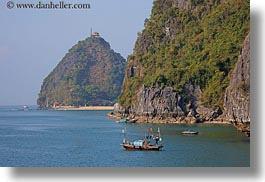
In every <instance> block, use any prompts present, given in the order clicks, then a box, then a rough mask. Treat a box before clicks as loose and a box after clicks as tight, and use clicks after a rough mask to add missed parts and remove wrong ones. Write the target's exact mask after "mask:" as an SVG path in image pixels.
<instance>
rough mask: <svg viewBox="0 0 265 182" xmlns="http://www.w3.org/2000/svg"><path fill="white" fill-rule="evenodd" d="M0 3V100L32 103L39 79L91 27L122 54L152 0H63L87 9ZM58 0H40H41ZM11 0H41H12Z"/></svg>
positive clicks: (130, 48) (27, 0)
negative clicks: (34, 7) (36, 7)
mask: <svg viewBox="0 0 265 182" xmlns="http://www.w3.org/2000/svg"><path fill="white" fill-rule="evenodd" d="M8 1H9V0H1V2H0V85H1V87H0V105H16V104H19V105H30V104H36V100H37V97H38V93H39V90H40V87H41V84H42V81H43V79H44V78H45V77H46V76H47V75H48V74H49V73H50V72H51V71H52V70H53V68H55V66H56V65H57V64H58V63H59V62H60V61H61V59H62V58H63V56H64V55H65V54H66V53H67V52H68V50H69V49H70V48H71V47H72V46H73V45H74V44H76V43H77V42H78V41H80V40H84V39H85V38H87V37H88V36H90V28H91V27H92V28H93V31H97V32H99V33H100V34H101V36H102V37H103V38H104V39H105V40H106V41H107V42H109V43H110V45H111V47H112V49H114V50H115V51H116V52H119V53H121V55H122V56H123V57H125V58H127V56H128V55H129V54H131V53H132V51H133V47H134V43H135V41H136V37H137V32H139V31H141V30H142V29H143V26H144V20H145V18H149V17H150V13H151V8H152V4H153V0H82V1H81V0H79V1H77V0H64V2H65V3H76V2H79V3H80V2H82V3H89V4H90V5H91V8H90V9H86V10H85V9H83V10H81V9H79V10H40V9H33V10H29V9H16V8H13V9H8V8H7V7H6V4H7V2H8ZM50 1H53V2H54V3H58V2H59V1H60V0H42V1H41V2H43V3H48V2H50ZM13 2H14V3H16V2H19V3H31V2H39V1H30V0H24V1H23V0H20V1H16V0H13Z"/></svg>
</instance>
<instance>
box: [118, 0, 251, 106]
mask: <svg viewBox="0 0 265 182" xmlns="http://www.w3.org/2000/svg"><path fill="white" fill-rule="evenodd" d="M187 2H188V3H189V4H187ZM187 2H185V3H184V2H183V1H182V0H156V1H154V5H153V9H152V13H151V17H150V19H146V20H145V28H144V30H143V31H142V32H141V33H138V39H137V41H136V44H135V47H134V52H133V54H132V55H130V56H129V57H128V63H127V68H126V77H125V80H124V83H123V89H122V93H121V95H120V96H119V99H118V102H119V103H120V104H121V105H122V106H124V107H125V108H129V107H130V106H131V104H132V103H134V102H136V93H137V90H139V89H140V88H141V87H142V85H145V86H150V87H165V86H170V87H173V88H174V91H176V92H177V93H179V94H182V95H183V96H185V91H184V90H185V89H184V88H185V85H187V84H191V85H196V86H199V87H200V89H201V90H202V97H201V104H202V105H204V106H206V107H210V108H214V107H220V108H222V107H223V98H224V93H225V89H226V88H227V86H228V84H229V79H230V74H231V71H232V70H233V68H234V66H235V63H236V62H237V59H238V55H239V53H240V48H241V47H242V43H243V41H244V39H245V37H246V35H247V34H248V32H249V31H250V2H249V0H191V1H187ZM187 97H188V96H187Z"/></svg>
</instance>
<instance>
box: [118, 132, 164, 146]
mask: <svg viewBox="0 0 265 182" xmlns="http://www.w3.org/2000/svg"><path fill="white" fill-rule="evenodd" d="M152 131H153V129H151V128H150V133H148V135H146V134H145V137H144V139H142V140H135V141H131V142H128V141H127V140H126V129H124V130H122V132H123V134H124V138H123V143H122V144H120V145H121V146H123V147H124V148H125V150H147V151H148V150H160V149H161V148H162V147H163V144H162V138H161V134H160V129H159V128H158V129H157V133H156V135H153V132H152Z"/></svg>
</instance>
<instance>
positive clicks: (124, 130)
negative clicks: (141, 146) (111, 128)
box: [122, 128, 127, 143]
mask: <svg viewBox="0 0 265 182" xmlns="http://www.w3.org/2000/svg"><path fill="white" fill-rule="evenodd" d="M122 133H123V143H126V142H127V141H126V128H124V129H123V130H122Z"/></svg>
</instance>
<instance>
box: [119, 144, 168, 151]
mask: <svg viewBox="0 0 265 182" xmlns="http://www.w3.org/2000/svg"><path fill="white" fill-rule="evenodd" d="M121 146H123V147H124V149H125V150H131V151H134V150H144V151H150V150H154V151H158V150H160V149H161V148H162V147H163V146H162V145H158V146H155V145H151V146H146V147H141V146H134V145H130V144H121Z"/></svg>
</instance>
